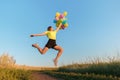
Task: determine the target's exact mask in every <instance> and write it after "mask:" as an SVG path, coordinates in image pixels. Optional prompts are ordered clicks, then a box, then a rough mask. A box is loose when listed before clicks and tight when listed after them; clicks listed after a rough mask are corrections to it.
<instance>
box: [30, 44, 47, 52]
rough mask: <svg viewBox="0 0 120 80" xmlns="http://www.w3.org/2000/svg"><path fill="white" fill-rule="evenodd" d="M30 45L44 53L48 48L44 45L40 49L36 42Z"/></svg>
mask: <svg viewBox="0 0 120 80" xmlns="http://www.w3.org/2000/svg"><path fill="white" fill-rule="evenodd" d="M32 46H33V47H35V48H37V49H38V51H39V52H40V53H41V54H45V53H46V52H47V51H48V49H49V48H48V47H44V48H43V49H42V48H41V47H39V45H38V44H33V45H32Z"/></svg>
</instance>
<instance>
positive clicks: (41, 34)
mask: <svg viewBox="0 0 120 80" xmlns="http://www.w3.org/2000/svg"><path fill="white" fill-rule="evenodd" d="M44 35H46V33H45V32H43V33H40V34H31V35H30V37H35V36H44Z"/></svg>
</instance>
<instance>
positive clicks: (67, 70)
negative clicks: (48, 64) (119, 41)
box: [45, 61, 120, 80]
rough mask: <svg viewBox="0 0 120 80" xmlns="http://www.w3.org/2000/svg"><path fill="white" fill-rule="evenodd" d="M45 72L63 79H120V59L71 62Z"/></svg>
mask: <svg viewBox="0 0 120 80" xmlns="http://www.w3.org/2000/svg"><path fill="white" fill-rule="evenodd" d="M45 73H47V74H49V75H51V76H54V77H58V78H62V79H64V80H120V61H112V62H99V63H87V64H71V65H66V66H62V67H59V68H58V69H57V70H53V71H45Z"/></svg>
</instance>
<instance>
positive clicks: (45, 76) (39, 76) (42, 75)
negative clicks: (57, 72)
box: [31, 72, 61, 80]
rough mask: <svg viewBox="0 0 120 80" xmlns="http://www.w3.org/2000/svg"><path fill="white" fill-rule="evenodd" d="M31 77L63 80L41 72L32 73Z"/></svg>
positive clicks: (34, 79)
mask: <svg viewBox="0 0 120 80" xmlns="http://www.w3.org/2000/svg"><path fill="white" fill-rule="evenodd" d="M31 77H32V80H61V79H56V78H54V77H51V76H49V75H47V74H43V73H40V72H34V73H32V75H31Z"/></svg>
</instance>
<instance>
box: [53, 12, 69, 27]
mask: <svg viewBox="0 0 120 80" xmlns="http://www.w3.org/2000/svg"><path fill="white" fill-rule="evenodd" d="M66 16H67V12H66V11H65V12H64V13H59V12H56V15H55V19H54V20H53V22H54V23H55V24H56V27H58V26H59V24H60V23H62V25H61V28H60V29H65V28H66V27H68V23H67V19H66Z"/></svg>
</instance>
